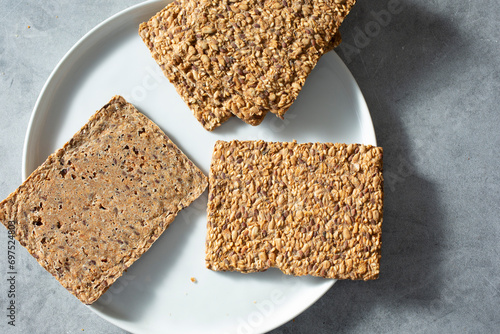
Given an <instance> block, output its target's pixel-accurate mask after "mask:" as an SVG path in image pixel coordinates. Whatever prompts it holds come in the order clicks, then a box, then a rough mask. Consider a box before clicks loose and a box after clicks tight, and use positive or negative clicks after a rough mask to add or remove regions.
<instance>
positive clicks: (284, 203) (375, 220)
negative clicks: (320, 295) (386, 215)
mask: <svg viewBox="0 0 500 334" xmlns="http://www.w3.org/2000/svg"><path fill="white" fill-rule="evenodd" d="M382 155H383V151H382V148H380V147H373V146H368V145H355V144H351V145H346V144H330V143H326V144H325V143H308V144H297V143H296V142H291V143H267V142H263V141H232V142H224V141H218V142H217V143H216V144H215V147H214V151H213V155H212V164H211V167H210V176H209V179H210V186H209V202H208V211H207V214H208V223H207V239H206V265H207V267H208V268H209V269H212V270H223V271H225V270H230V271H240V272H245V273H247V272H255V271H264V270H266V269H268V268H270V267H277V268H279V269H280V270H282V271H283V272H284V273H286V274H291V275H306V274H309V275H314V276H322V277H326V278H337V279H362V280H369V279H375V278H377V277H378V275H379V268H380V265H379V260H380V247H381V240H380V238H381V227H382V216H383V215H382V214H383V176H382V167H383V166H382ZM354 157H356V159H354ZM353 160H356V162H353ZM355 165H356V166H355ZM226 233H227V234H228V235H230V236H231V237H230V238H225V237H224V235H225V234H226Z"/></svg>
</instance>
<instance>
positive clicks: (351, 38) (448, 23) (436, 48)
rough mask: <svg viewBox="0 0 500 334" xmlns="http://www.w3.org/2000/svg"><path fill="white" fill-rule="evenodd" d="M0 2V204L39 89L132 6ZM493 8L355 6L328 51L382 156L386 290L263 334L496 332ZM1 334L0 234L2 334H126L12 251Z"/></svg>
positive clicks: (353, 287) (2, 232)
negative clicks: (355, 95) (12, 279)
mask: <svg viewBox="0 0 500 334" xmlns="http://www.w3.org/2000/svg"><path fill="white" fill-rule="evenodd" d="M138 2H139V1H137V0H120V1H118V0H108V1H95V0H91V1H62V0H48V1H33V0H24V1H23V0H20V1H6V0H0V199H3V198H5V197H7V195H8V194H9V193H10V192H12V191H14V190H15V189H16V188H17V186H19V184H20V183H21V182H22V179H21V161H22V152H23V144H24V136H25V133H26V129H27V125H28V121H29V118H30V115H31V112H32V110H33V107H34V104H35V101H36V99H37V97H38V94H39V93H40V91H41V89H42V86H43V84H44V83H45V81H46V80H47V78H48V76H49V74H50V73H51V71H52V70H53V69H54V67H55V65H56V64H57V63H58V61H59V60H60V59H61V58H62V57H63V56H64V54H65V53H66V52H67V51H68V50H69V49H70V47H71V46H72V45H73V44H74V43H76V42H77V41H78V40H79V39H80V38H81V37H82V36H83V35H84V34H85V33H87V32H88V31H89V30H90V29H92V28H93V27H94V26H95V25H97V24H98V23H100V22H101V21H103V20H104V19H106V18H108V17H109V16H111V15H113V14H115V13H117V12H119V11H121V10H123V9H125V8H127V7H128V6H131V5H134V4H136V3H138ZM498 13H500V3H499V2H497V1H487V0H477V1H451V0H433V1H415V0H382V1H368V0H359V2H358V4H356V6H355V7H354V9H353V10H352V12H351V14H350V15H349V16H348V18H347V19H346V21H345V23H344V24H343V26H342V28H341V32H342V36H343V44H341V46H340V47H339V48H337V49H336V52H337V53H338V54H339V55H340V57H341V58H342V59H343V61H344V62H345V63H346V64H347V66H348V67H349V69H350V71H351V73H352V74H353V76H354V77H355V79H356V80H357V82H358V84H359V86H360V88H361V90H362V92H363V94H364V96H365V99H366V101H367V104H368V107H369V109H370V112H371V115H372V118H373V123H374V126H375V131H376V134H377V139H378V143H379V145H380V146H382V147H383V148H384V153H385V156H384V175H385V215H384V225H383V247H382V262H381V277H380V279H379V280H377V281H373V282H352V281H342V282H338V283H336V284H335V285H334V286H333V288H332V289H330V290H329V292H328V293H326V295H324V296H323V297H322V298H321V299H320V300H319V301H318V302H316V303H315V304H314V305H313V306H312V307H311V308H309V309H308V310H307V311H305V312H304V313H302V314H301V315H299V316H297V317H296V318H295V319H294V320H293V321H290V322H288V323H286V324H284V325H283V326H281V327H279V328H277V329H275V330H274V331H273V332H272V333H276V334H278V333H437V332H444V333H494V332H497V333H498V331H499V328H500V309H499V305H500V209H499V206H500V45H499V38H500V36H499V35H500V29H498V28H499V27H498ZM16 256H17V259H16V261H17V266H18V268H19V274H18V275H17V283H16V284H17V285H16V289H17V297H16V298H17V303H18V309H17V315H16V327H12V326H9V325H8V323H7V322H8V318H7V317H6V315H7V312H8V311H7V306H8V305H7V293H8V290H9V286H8V282H7V275H6V271H7V233H6V229H4V228H1V229H0V310H1V311H0V332H1V333H82V332H84V333H125V332H124V331H123V330H121V329H119V328H117V327H115V326H114V325H112V324H110V323H108V322H106V321H105V320H102V319H101V318H99V317H98V316H97V315H95V314H94V313H92V312H91V311H90V310H89V309H88V308H86V307H85V306H84V305H82V304H81V303H80V302H79V301H78V300H77V299H76V298H74V297H73V296H71V295H70V294H69V293H67V292H66V291H65V290H64V289H62V288H61V287H60V286H59V283H58V282H57V281H56V280H54V279H53V278H52V276H51V275H49V274H47V273H46V272H45V271H44V270H43V269H42V268H41V267H40V266H39V265H38V264H37V263H36V261H35V260H34V259H33V258H32V257H31V256H30V255H29V254H28V253H27V252H26V251H25V250H24V249H22V248H21V247H18V249H17V255H16Z"/></svg>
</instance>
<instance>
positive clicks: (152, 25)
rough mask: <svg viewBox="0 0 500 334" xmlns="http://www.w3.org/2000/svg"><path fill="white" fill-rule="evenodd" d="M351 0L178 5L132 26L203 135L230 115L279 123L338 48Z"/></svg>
mask: <svg viewBox="0 0 500 334" xmlns="http://www.w3.org/2000/svg"><path fill="white" fill-rule="evenodd" d="M354 2H355V0H347V1H345V2H341V3H339V2H336V1H334V0H318V1H306V2H304V1H302V0H291V1H290V0H288V1H282V0H264V1H258V0H250V1H245V0H244V1H240V2H234V1H227V0H196V1H195V0H180V1H174V2H173V3H171V4H169V5H167V6H166V7H165V8H164V9H163V10H162V11H160V12H159V13H157V14H156V15H155V16H154V17H152V18H151V19H150V20H149V21H148V22H144V23H142V24H141V25H140V27H139V34H140V36H141V37H142V39H143V41H144V42H145V44H146V45H147V46H148V48H149V49H150V51H151V53H152V55H153V57H154V59H155V60H156V62H157V63H158V64H159V65H160V66H161V68H162V70H163V72H164V73H165V75H166V76H167V77H168V78H169V80H170V81H171V82H172V83H173V84H174V85H175V86H176V89H177V91H178V92H179V94H180V95H181V96H182V98H183V99H184V100H185V101H186V103H187V104H188V106H189V107H190V108H191V109H192V110H193V113H194V115H195V116H196V118H197V119H198V120H199V121H200V122H201V123H202V125H203V126H204V127H205V128H206V129H207V130H213V129H214V128H215V127H217V126H219V125H220V124H222V122H224V121H225V120H227V119H228V118H229V117H230V116H231V115H232V114H235V115H236V116H238V117H240V118H241V119H243V120H244V121H245V122H247V123H249V124H252V125H258V124H260V123H261V122H262V120H263V118H264V117H265V115H266V113H267V112H268V111H271V112H273V113H275V114H277V115H278V116H279V117H283V115H284V114H285V113H286V111H287V109H288V108H289V107H290V106H291V104H292V103H293V102H294V101H295V99H296V97H297V95H298V93H299V92H300V90H301V89H302V86H303V85H304V82H305V80H306V78H307V76H308V75H309V73H310V72H311V71H312V69H313V68H314V67H315V65H316V63H317V61H318V59H319V58H320V57H321V56H322V55H323V54H324V53H325V52H328V51H330V50H331V49H333V47H335V46H336V45H338V44H339V43H340V40H341V39H340V34H339V33H338V28H339V26H340V24H341V22H342V21H343V19H344V18H345V16H346V15H347V14H348V13H349V11H350V9H351V7H352V6H353V5H354Z"/></svg>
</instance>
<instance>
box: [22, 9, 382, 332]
mask: <svg viewBox="0 0 500 334" xmlns="http://www.w3.org/2000/svg"><path fill="white" fill-rule="evenodd" d="M166 3H167V2H165V1H153V2H145V3H142V4H139V5H137V6H134V7H131V8H129V9H127V10H125V11H123V12H121V13H119V14H117V15H114V16H113V17H111V18H110V19H108V20H106V21H105V22H103V23H102V24H100V25H98V26H97V27H96V28H94V29H93V30H92V31H90V32H89V33H88V34H87V35H85V36H84V37H83V38H82V39H81V40H80V41H79V42H78V43H76V45H75V46H74V47H73V48H72V49H71V50H70V51H69V52H68V53H67V54H66V56H65V57H64V58H63V59H62V60H61V62H60V63H59V64H58V65H57V67H56V68H55V69H54V71H53V72H52V74H51V76H50V77H49V79H48V80H47V82H46V84H45V86H44V88H43V90H42V92H41V94H40V96H39V98H38V101H37V103H36V105H35V108H34V111H33V114H32V117H31V120H30V124H29V128H28V132H27V135H26V141H25V147H24V160H23V173H24V174H23V177H24V178H26V177H27V176H28V175H29V174H30V173H31V172H32V171H33V170H34V169H35V168H36V167H37V166H39V165H40V164H41V163H42V162H43V161H44V160H45V159H46V157H47V156H48V155H49V154H50V153H52V152H53V151H55V150H56V149H57V148H59V147H61V146H62V145H63V144H64V143H65V142H66V141H67V140H69V139H70V138H71V136H72V135H73V134H74V133H75V132H76V131H78V130H79V129H80V127H81V126H83V125H84V124H85V123H86V122H87V120H88V118H89V117H90V116H91V115H92V114H93V113H94V112H95V111H96V110H98V109H99V108H100V107H102V106H103V105H104V104H105V103H107V102H108V101H109V100H110V99H111V97H112V96H113V95H115V94H120V95H123V96H124V97H125V98H126V99H127V100H128V101H130V102H132V103H133V104H134V105H135V106H136V107H137V108H138V109H139V110H140V111H142V112H143V113H144V114H146V115H147V116H148V117H150V118H151V119H152V120H153V121H154V122H156V123H157V124H158V125H159V126H160V128H162V129H163V130H164V131H165V132H166V133H167V135H168V136H170V138H171V139H172V140H173V141H174V142H175V143H177V144H178V146H179V147H180V148H181V149H182V150H183V151H184V152H185V153H186V154H187V155H188V156H189V157H190V158H191V159H192V160H193V161H194V162H195V163H196V164H197V165H198V166H200V168H201V169H202V170H203V171H204V172H205V173H207V174H208V170H209V166H210V157H211V153H212V149H213V145H214V142H215V141H216V140H218V139H223V140H231V139H264V140H268V141H291V140H293V139H296V140H297V141H298V142H316V141H320V142H346V143H365V144H372V145H375V144H376V141H375V133H374V130H373V126H372V122H371V118H370V114H369V112H368V108H367V106H366V103H365V101H364V99H363V96H362V94H361V92H360V90H359V88H358V86H357V84H356V82H355V81H354V79H353V77H352V76H351V74H350V73H349V71H348V70H347V68H346V66H345V65H344V64H343V63H342V61H341V60H340V58H339V57H338V56H337V55H336V54H335V53H334V52H330V53H329V54H327V55H325V56H324V57H323V58H322V59H321V61H320V62H319V64H318V66H317V67H316V68H315V69H314V71H313V73H312V74H311V75H310V77H309V78H308V79H307V83H306V85H305V86H304V88H303V90H302V92H301V93H300V95H299V98H298V99H297V101H296V102H295V103H294V105H293V106H292V107H291V108H290V109H289V111H288V112H287V114H286V119H285V120H284V121H282V120H280V119H278V118H276V117H275V116H274V115H271V114H269V115H268V116H267V118H266V119H265V121H264V122H263V123H262V124H261V125H260V126H258V127H252V126H249V125H246V124H244V123H243V122H241V121H240V120H238V119H237V118H235V117H234V118H233V119H231V120H230V121H228V122H227V123H225V124H223V125H222V126H221V127H220V128H218V129H216V130H215V131H214V132H207V131H205V130H204V129H203V128H202V127H201V125H200V124H199V123H198V122H197V121H196V120H195V118H194V117H193V116H192V114H191V111H190V110H189V109H188V107H187V106H186V105H185V104H184V102H183V101H182V100H181V98H180V97H179V96H178V94H177V93H176V91H175V89H174V87H173V86H172V85H171V84H170V83H169V82H168V81H167V80H166V78H165V77H164V76H163V75H162V73H161V71H160V69H159V68H158V66H157V65H156V63H155V62H154V60H153V58H152V57H151V56H150V53H149V50H148V49H147V48H146V46H145V45H144V44H143V42H142V41H141V39H140V37H139V36H138V34H137V28H138V25H139V23H141V22H143V21H146V20H147V19H148V18H149V17H151V16H152V15H154V14H155V13H156V12H157V11H159V10H160V9H161V8H163V7H164V6H165V5H166ZM206 201H207V195H206V193H205V194H204V195H203V196H201V197H200V198H199V199H198V200H197V201H196V202H194V203H193V204H192V205H191V206H190V207H188V208H187V209H185V210H183V211H182V212H181V213H180V214H179V216H178V217H177V218H176V220H175V222H174V223H173V224H172V225H171V227H170V228H169V229H168V230H167V231H166V232H165V234H164V235H163V236H162V237H161V238H160V239H159V240H158V241H157V242H156V243H155V244H154V245H153V247H152V248H151V249H150V250H149V251H148V252H147V253H146V254H145V255H144V256H143V257H142V258H141V259H140V260H139V261H137V263H135V264H134V265H133V266H132V267H131V268H130V269H129V270H128V271H127V273H125V275H124V276H123V277H121V278H120V279H118V280H117V281H116V282H115V283H114V284H113V286H112V287H111V288H110V289H109V290H108V292H106V294H104V295H103V296H102V297H101V298H100V299H99V300H98V301H97V302H96V303H94V305H92V306H91V307H90V308H91V309H92V310H93V311H95V312H96V313H97V314H98V315H99V316H101V317H103V318H104V319H106V320H108V321H110V322H111V323H113V324H115V325H117V326H119V327H121V328H123V329H125V330H128V331H130V332H134V333H160V332H161V333H164V332H168V333H201V332H203V333H262V332H266V331H269V330H271V329H273V328H275V327H278V326H280V325H281V324H283V323H285V322H287V321H289V320H290V319H292V318H293V317H295V316H297V315H298V314H300V313H301V312H303V311H304V310H305V309H307V308H308V307H309V306H310V305H311V304H313V303H314V302H315V301H316V300H317V299H319V298H320V297H321V296H322V295H323V294H324V293H325V292H326V291H327V290H328V289H329V288H330V287H331V286H332V285H333V284H334V282H335V281H334V280H324V279H321V278H313V277H289V276H285V275H283V274H281V272H279V271H278V270H275V269H274V270H269V271H267V272H264V273H255V274H247V275H244V274H239V273H224V272H212V271H210V270H208V269H206V268H205V264H204V247H205V233H206V213H205V210H206ZM191 277H194V278H196V280H197V282H196V283H193V282H192V281H191Z"/></svg>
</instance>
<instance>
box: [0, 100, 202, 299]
mask: <svg viewBox="0 0 500 334" xmlns="http://www.w3.org/2000/svg"><path fill="white" fill-rule="evenodd" d="M206 186H207V178H206V176H205V175H203V173H202V172H201V171H200V170H199V169H198V168H197V167H196V166H195V165H194V164H193V163H192V162H191V161H190V160H189V159H188V158H187V157H186V156H185V155H184V154H183V153H182V152H181V151H180V150H179V149H178V148H177V147H176V146H175V144H174V143H173V142H172V141H171V140H170V139H169V138H168V137H167V136H166V135H165V134H164V133H163V132H162V131H161V129H160V128H159V127H158V126H157V125H155V124H154V123H153V122H152V121H151V120H149V119H148V118H147V117H146V116H144V115H143V114H141V113H139V112H138V111H137V110H136V109H135V108H134V106H132V105H131V104H129V103H127V102H126V101H125V100H124V99H123V98H122V97H120V96H115V97H114V98H113V99H112V100H111V101H110V102H109V103H108V104H106V105H105V106H104V107H103V108H102V109H100V110H99V111H98V112H97V113H95V114H94V115H93V116H92V117H91V118H90V120H89V122H88V123H87V124H86V125H85V126H84V127H83V128H82V129H81V130H80V131H79V132H77V133H76V134H75V135H74V136H73V138H72V139H71V140H70V141H69V142H68V143H66V144H65V145H64V146H63V148H61V149H59V150H58V151H56V152H55V153H54V154H52V155H50V156H49V157H48V158H47V160H46V161H45V162H44V163H43V164H42V165H41V166H40V167H38V168H37V169H36V170H35V171H34V172H33V173H32V174H31V175H30V176H29V177H28V179H27V180H26V181H24V182H23V184H22V185H21V186H20V187H19V188H18V189H17V190H16V191H14V192H13V193H12V194H11V195H9V197H8V198H7V199H5V200H4V201H2V202H1V203H0V221H1V222H2V223H3V224H4V225H5V226H8V222H9V221H11V222H14V225H15V237H16V239H17V240H18V241H19V243H20V244H21V245H23V246H24V247H25V248H26V249H27V250H28V251H29V252H30V253H31V255H33V256H34V257H35V258H36V259H37V261H38V262H39V263H40V264H41V265H42V266H43V267H44V268H45V269H46V270H47V271H49V272H50V273H51V274H52V275H53V276H54V277H55V278H56V279H57V280H58V281H59V282H60V283H61V284H62V285H63V286H64V287H65V288H66V289H68V290H69V291H70V292H71V293H73V294H74V295H75V296H76V297H77V298H78V299H80V300H81V301H82V302H83V303H86V304H91V303H92V302H94V301H95V300H97V299H98V298H99V297H100V296H101V295H102V294H103V293H104V292H105V291H106V290H107V289H108V287H109V286H110V285H111V284H112V283H113V282H114V281H115V280H116V279H117V278H118V277H120V276H121V275H122V274H123V272H124V270H126V269H127V268H128V267H129V266H131V265H132V264H133V263H134V262H135V261H136V260H137V259H138V258H139V257H140V256H141V255H142V254H143V253H144V252H146V251H147V250H148V249H149V248H150V246H151V245H152V244H153V242H154V241H155V240H156V239H157V238H158V237H159V236H160V235H161V234H162V233H163V231H164V230H165V229H166V228H167V227H168V226H169V224H170V223H171V222H172V221H173V220H174V218H175V216H176V215H177V213H178V211H179V210H181V209H182V208H184V207H186V206H188V205H189V204H190V203H191V202H192V201H194V200H195V199H196V198H197V197H198V196H200V195H201V193H202V192H203V191H204V189H205V188H206Z"/></svg>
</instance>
